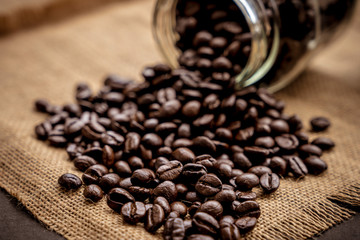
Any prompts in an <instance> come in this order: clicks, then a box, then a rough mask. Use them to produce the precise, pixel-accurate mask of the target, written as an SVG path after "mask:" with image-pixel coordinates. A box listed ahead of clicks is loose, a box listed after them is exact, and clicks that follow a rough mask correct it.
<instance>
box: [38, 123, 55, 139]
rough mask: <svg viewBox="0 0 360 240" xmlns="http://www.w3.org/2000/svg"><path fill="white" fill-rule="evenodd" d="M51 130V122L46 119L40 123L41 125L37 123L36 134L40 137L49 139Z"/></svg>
mask: <svg viewBox="0 0 360 240" xmlns="http://www.w3.org/2000/svg"><path fill="white" fill-rule="evenodd" d="M51 130H52V126H51V123H50V122H48V121H45V122H43V123H40V124H39V125H36V127H35V134H36V136H37V138H38V139H41V140H45V139H47V137H48V135H49V133H50V131H51Z"/></svg>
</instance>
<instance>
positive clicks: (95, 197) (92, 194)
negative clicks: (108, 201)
mask: <svg viewBox="0 0 360 240" xmlns="http://www.w3.org/2000/svg"><path fill="white" fill-rule="evenodd" d="M103 196H104V193H103V191H102V190H101V188H100V187H99V186H98V185H95V184H91V185H88V186H86V187H85V189H84V197H85V198H87V199H90V200H91V201H93V202H98V201H100V200H101V199H102V198H103Z"/></svg>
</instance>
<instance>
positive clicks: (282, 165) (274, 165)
mask: <svg viewBox="0 0 360 240" xmlns="http://www.w3.org/2000/svg"><path fill="white" fill-rule="evenodd" d="M269 168H270V169H271V170H272V171H273V172H274V173H277V174H279V175H282V176H284V175H286V169H287V164H286V161H285V160H284V159H283V158H281V157H277V156H275V157H272V158H271V160H270V163H269Z"/></svg>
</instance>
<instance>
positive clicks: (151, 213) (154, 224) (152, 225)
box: [144, 204, 165, 232]
mask: <svg viewBox="0 0 360 240" xmlns="http://www.w3.org/2000/svg"><path fill="white" fill-rule="evenodd" d="M164 221H165V213H164V209H163V208H162V207H161V206H160V205H158V204H154V205H153V207H152V208H150V209H149V210H147V212H146V217H145V224H144V226H145V229H146V230H147V231H149V232H155V231H156V230H158V229H159V228H160V227H161V226H162V224H163V223H164Z"/></svg>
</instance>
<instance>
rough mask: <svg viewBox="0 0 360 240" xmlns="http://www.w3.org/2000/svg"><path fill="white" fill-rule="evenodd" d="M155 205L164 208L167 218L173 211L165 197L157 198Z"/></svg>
mask: <svg viewBox="0 0 360 240" xmlns="http://www.w3.org/2000/svg"><path fill="white" fill-rule="evenodd" d="M154 204H159V205H160V206H161V207H162V208H163V210H164V213H165V216H167V215H169V213H170V212H171V211H172V209H171V207H170V204H169V202H168V201H167V200H166V198H164V197H161V196H160V197H157V198H155V200H154Z"/></svg>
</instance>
